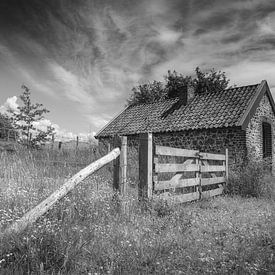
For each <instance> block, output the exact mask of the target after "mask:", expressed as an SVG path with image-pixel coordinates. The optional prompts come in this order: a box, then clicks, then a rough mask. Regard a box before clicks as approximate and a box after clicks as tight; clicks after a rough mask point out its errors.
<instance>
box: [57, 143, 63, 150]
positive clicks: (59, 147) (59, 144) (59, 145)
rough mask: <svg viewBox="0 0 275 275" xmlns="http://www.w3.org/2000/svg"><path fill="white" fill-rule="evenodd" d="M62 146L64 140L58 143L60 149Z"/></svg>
mask: <svg viewBox="0 0 275 275" xmlns="http://www.w3.org/2000/svg"><path fill="white" fill-rule="evenodd" d="M61 146H62V141H59V143H58V150H61Z"/></svg>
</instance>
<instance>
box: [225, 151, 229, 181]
mask: <svg viewBox="0 0 275 275" xmlns="http://www.w3.org/2000/svg"><path fill="white" fill-rule="evenodd" d="M228 161H229V156H228V149H227V148H226V149H225V178H226V180H228V177H229V163H228Z"/></svg>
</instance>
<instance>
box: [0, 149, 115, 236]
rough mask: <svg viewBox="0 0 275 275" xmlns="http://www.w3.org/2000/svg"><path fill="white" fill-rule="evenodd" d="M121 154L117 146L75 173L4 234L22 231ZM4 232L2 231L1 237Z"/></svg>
mask: <svg viewBox="0 0 275 275" xmlns="http://www.w3.org/2000/svg"><path fill="white" fill-rule="evenodd" d="M119 154H120V150H119V148H115V149H114V150H113V151H112V152H110V153H109V154H108V155H105V156H104V157H102V158H100V159H98V160H96V161H95V162H93V163H91V164H90V165H88V166H87V167H85V168H84V169H82V170H81V171H79V172H78V173H77V174H75V175H74V176H73V177H72V178H70V179H69V180H68V181H66V182H65V183H64V184H63V185H62V186H61V187H60V188H59V189H58V190H56V191H55V192H54V193H52V194H51V195H50V196H49V197H48V198H47V199H45V200H44V201H42V202H41V203H40V204H38V205H37V206H36V207H34V208H33V209H32V210H30V211H29V212H27V213H26V214H25V215H24V216H23V217H22V218H21V219H19V220H18V221H16V222H14V223H13V224H12V225H11V226H10V227H8V229H6V230H5V231H4V234H10V233H20V232H22V231H23V230H24V229H25V228H26V227H27V226H28V225H31V224H32V223H34V222H35V221H36V220H37V219H38V218H39V217H41V216H42V215H43V214H45V213H46V212H47V211H48V210H49V209H50V208H51V207H52V206H53V205H54V204H55V203H56V202H57V201H59V200H60V199H61V198H63V197H64V196H65V195H66V194H67V193H68V192H70V191H71V190H73V189H74V188H75V187H76V186H77V185H78V184H79V183H80V182H81V181H82V180H84V179H85V178H87V177H88V176H89V175H90V174H92V173H93V172H95V171H97V170H98V169H99V168H101V167H102V166H104V165H106V164H107V163H109V162H110V161H112V160H114V159H116V158H118V156H119ZM1 235H2V233H1V232H0V237H1Z"/></svg>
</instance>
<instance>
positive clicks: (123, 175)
mask: <svg viewBox="0 0 275 275" xmlns="http://www.w3.org/2000/svg"><path fill="white" fill-rule="evenodd" d="M119 161H120V164H119V165H120V169H119V171H120V173H119V185H120V191H121V193H122V194H123V195H126V194H127V192H128V187H127V137H126V136H122V137H121V150H120V156H119Z"/></svg>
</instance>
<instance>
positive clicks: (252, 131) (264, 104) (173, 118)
mask: <svg viewBox="0 0 275 275" xmlns="http://www.w3.org/2000/svg"><path fill="white" fill-rule="evenodd" d="M274 131H275V104H274V100H273V98H272V95H271V93H270V90H269V87H268V84H267V82H266V81H265V80H263V81H262V82H261V83H259V84H255V85H248V86H243V87H234V88H230V89H226V90H223V91H219V92H214V91H213V92H207V93H204V94H197V95H195V94H194V92H193V91H192V90H191V89H188V88H186V89H185V90H184V91H183V96H182V97H181V98H175V99H168V100H165V101H159V102H155V103H148V104H138V105H134V106H129V107H127V108H126V109H124V110H123V111H122V112H121V113H120V114H119V115H117V116H116V117H115V118H114V119H113V120H111V121H110V122H109V123H108V124H107V125H106V126H105V127H104V128H103V129H101V130H100V131H99V132H98V133H97V135H96V138H97V139H99V142H101V143H107V142H110V140H111V139H112V137H113V136H114V135H116V134H118V135H125V136H128V140H129V143H130V144H131V143H132V144H135V141H136V140H137V137H138V134H140V133H146V132H152V133H153V142H154V143H155V144H157V145H164V146H171V147H178V148H185V149H198V150H200V151H203V152H209V153H224V151H225V148H228V150H229V163H230V164H234V163H236V164H241V163H243V162H244V161H246V160H262V159H263V158H270V159H271V161H272V167H273V171H275V156H274V155H275V154H274V153H275V144H274V134H275V132H274Z"/></svg>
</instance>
